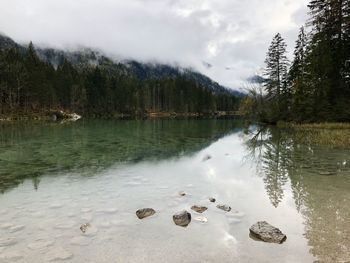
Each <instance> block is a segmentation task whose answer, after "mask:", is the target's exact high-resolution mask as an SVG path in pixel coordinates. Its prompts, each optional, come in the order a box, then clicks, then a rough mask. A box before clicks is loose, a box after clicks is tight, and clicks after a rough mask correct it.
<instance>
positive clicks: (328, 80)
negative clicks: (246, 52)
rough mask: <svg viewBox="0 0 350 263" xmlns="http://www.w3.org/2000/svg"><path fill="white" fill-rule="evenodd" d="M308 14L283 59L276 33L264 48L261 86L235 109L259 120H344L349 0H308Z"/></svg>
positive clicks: (348, 87)
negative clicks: (289, 53) (291, 54)
mask: <svg viewBox="0 0 350 263" xmlns="http://www.w3.org/2000/svg"><path fill="white" fill-rule="evenodd" d="M308 6H309V20H308V21H307V23H306V26H305V27H302V28H301V29H300V33H299V36H298V39H297V41H296V45H295V51H294V59H293V60H292V61H289V60H288V59H287V54H286V43H285V41H284V39H283V38H282V36H281V34H277V35H276V36H275V37H274V39H273V41H272V43H271V46H270V48H269V50H268V54H267V58H266V61H265V64H266V68H265V75H264V76H263V77H264V81H263V84H262V86H259V85H255V87H254V88H252V89H251V90H250V96H248V97H247V98H246V99H245V100H243V103H242V105H241V111H242V112H243V113H245V114H246V115H248V116H249V117H251V118H254V119H259V120H261V121H264V122H269V123H275V122H277V121H281V120H282V121H296V122H319V121H350V1H349V0H312V1H311V2H310V3H309V5H308Z"/></svg>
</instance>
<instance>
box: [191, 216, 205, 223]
mask: <svg viewBox="0 0 350 263" xmlns="http://www.w3.org/2000/svg"><path fill="white" fill-rule="evenodd" d="M194 221H197V222H200V223H207V222H208V219H207V218H206V217H204V216H197V217H195V218H194Z"/></svg>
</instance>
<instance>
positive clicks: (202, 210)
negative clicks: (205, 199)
mask: <svg viewBox="0 0 350 263" xmlns="http://www.w3.org/2000/svg"><path fill="white" fill-rule="evenodd" d="M191 209H192V210H194V211H196V212H197V213H203V212H205V211H206V210H207V209H208V208H207V207H205V206H198V205H194V206H192V207H191Z"/></svg>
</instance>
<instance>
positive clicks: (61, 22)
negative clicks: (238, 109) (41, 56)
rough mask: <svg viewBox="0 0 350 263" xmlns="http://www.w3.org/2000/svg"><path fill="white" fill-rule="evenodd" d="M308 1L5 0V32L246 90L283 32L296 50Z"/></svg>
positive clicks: (0, 8)
mask: <svg viewBox="0 0 350 263" xmlns="http://www.w3.org/2000/svg"><path fill="white" fill-rule="evenodd" d="M306 4H307V3H306V2H305V0H247V1H241V0H128V1H125V0H84V1H83V0H74V1H72V0H1V2H0V31H1V32H3V33H5V34H7V35H9V36H10V37H12V38H14V39H15V40H17V41H21V42H28V41H29V40H32V41H33V42H34V44H39V45H50V46H54V47H59V48H66V47H75V46H77V45H84V46H89V47H94V48H99V49H102V50H104V51H105V52H107V53H108V54H112V55H115V56H117V57H121V58H133V59H137V60H141V61H158V62H161V63H178V64H180V65H183V66H192V67H194V68H196V69H197V70H199V71H201V72H203V73H205V74H207V75H208V76H210V77H211V78H213V79H214V80H216V81H218V82H219V83H221V84H223V85H226V86H229V87H231V88H239V86H240V85H241V83H242V82H243V81H244V80H245V79H247V78H248V77H249V76H251V75H253V74H254V73H256V72H257V71H258V70H259V69H260V68H261V67H262V66H263V61H264V57H265V53H266V50H267V47H268V45H269V43H270V41H271V39H272V37H273V36H274V34H275V33H277V32H281V33H282V35H284V36H286V38H287V42H288V44H289V45H290V49H292V48H293V46H294V41H295V39H296V36H297V32H298V28H299V27H300V26H301V25H302V24H303V23H304V21H303V19H304V18H305V17H306V15H305V14H306ZM203 61H205V62H206V63H208V64H210V65H212V67H207V66H205V64H203ZM227 68H230V70H227Z"/></svg>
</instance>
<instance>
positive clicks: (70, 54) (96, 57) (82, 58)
mask: <svg viewBox="0 0 350 263" xmlns="http://www.w3.org/2000/svg"><path fill="white" fill-rule="evenodd" d="M10 48H19V49H21V50H24V49H26V47H25V46H23V45H20V44H18V43H16V42H15V41H13V40H12V39H11V38H9V37H7V36H5V35H0V49H2V50H5V49H10ZM36 52H37V54H38V56H39V58H40V59H41V60H42V61H45V62H48V63H50V64H52V65H53V66H54V67H55V68H57V67H58V66H59V65H62V64H63V62H64V61H65V60H67V61H69V62H70V63H72V64H73V65H76V66H79V67H85V66H97V65H98V66H100V67H102V68H104V69H105V70H107V71H110V72H113V74H117V75H129V76H133V77H136V78H138V79H139V80H150V79H162V78H176V77H179V76H182V77H185V78H186V79H189V80H194V81H196V82H197V83H199V84H200V85H202V86H204V87H206V88H208V89H209V90H211V91H213V92H215V93H223V94H233V95H237V96H240V95H241V93H240V92H238V91H234V90H232V89H228V88H226V87H223V86H221V85H220V84H218V83H217V82H215V81H213V80H211V79H210V78H209V77H207V76H205V75H203V74H201V73H199V72H197V71H195V70H194V69H192V68H182V67H177V66H171V65H165V64H159V63H141V62H138V61H135V60H123V61H116V60H114V59H112V58H109V57H107V56H106V55H105V54H104V53H103V52H101V51H98V50H93V49H90V48H81V49H80V50H77V51H63V50H59V49H53V48H40V47H39V48H36Z"/></svg>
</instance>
